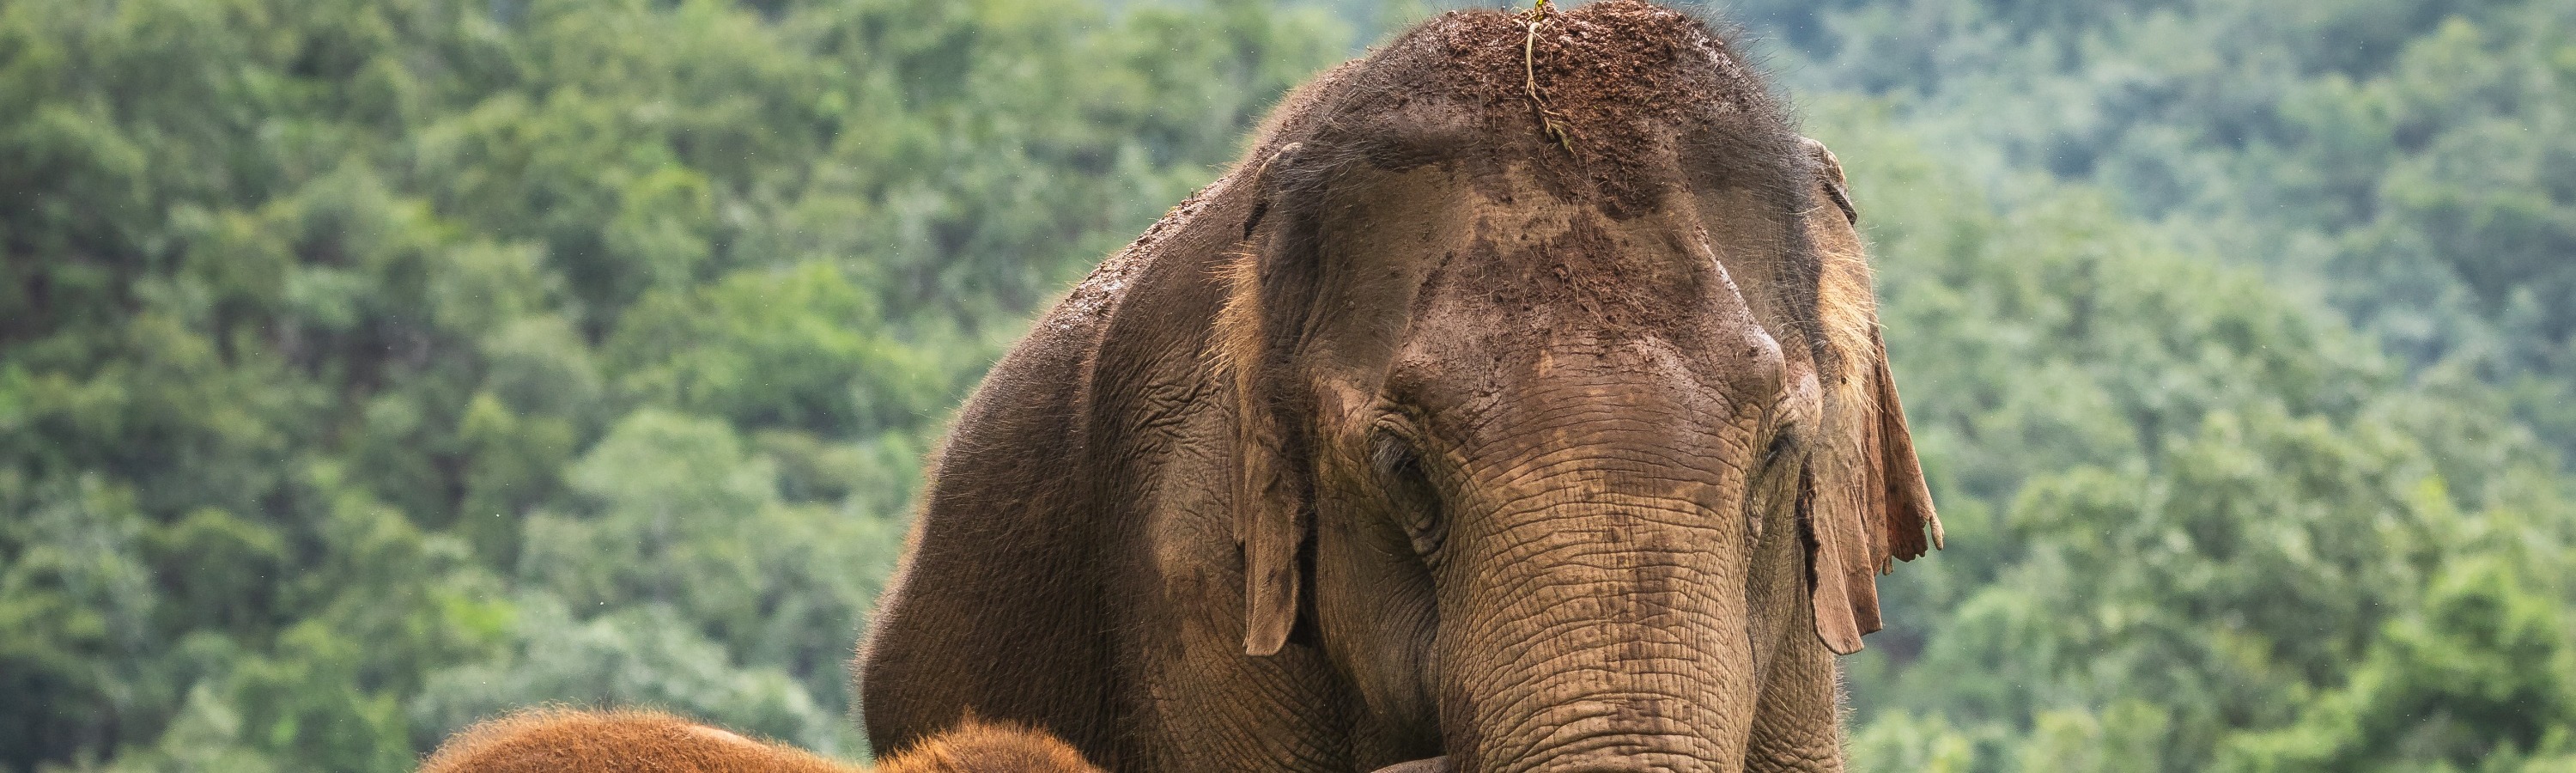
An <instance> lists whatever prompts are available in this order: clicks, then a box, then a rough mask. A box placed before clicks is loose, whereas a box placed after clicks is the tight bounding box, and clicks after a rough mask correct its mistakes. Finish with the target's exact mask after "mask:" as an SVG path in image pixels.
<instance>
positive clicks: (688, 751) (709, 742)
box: [421, 710, 1100, 773]
mask: <svg viewBox="0 0 2576 773" xmlns="http://www.w3.org/2000/svg"><path fill="white" fill-rule="evenodd" d="M869 770H870V769H869V768H867V767H864V766H859V765H851V764H847V763H842V762H838V761H834V760H829V759H824V758H822V757H818V756H815V755H813V754H809V753H806V752H804V751H800V750H797V749H791V748H787V747H784V746H778V745H773V744H767V743H762V742H759V741H754V740H752V739H749V738H744V737H742V736H740V735H736V734H734V733H730V732H727V731H724V730H719V729H716V728H713V727H708V726H706V725H701V724H697V723H693V722H689V721H687V720H684V719H680V718H678V717H674V716H671V715H668V714H662V713H658V712H649V711H615V712H586V711H568V710H535V711H526V712H521V713H518V714H514V715H511V716H508V717H504V718H501V719H496V720H492V721H488V722H484V723H481V724H477V725H475V726H473V727H471V728H468V729H466V730H464V731H462V732H459V733H457V734H456V735H455V736H454V737H452V738H449V739H448V741H447V743H446V744H444V745H442V746H440V747H439V749H438V751H437V752H436V753H434V754H432V755H430V758H429V760H428V761H427V762H425V763H423V764H422V765H421V773H611V772H614V771H637V772H641V771H653V772H654V773H867V772H868V771H869ZM874 770H875V773H1100V769H1099V768H1095V767H1092V766H1091V764H1090V763H1088V762H1085V761H1083V759H1082V754H1081V753H1080V752H1076V751H1074V750H1073V749H1072V747H1068V746H1066V745H1064V742H1062V741H1058V740H1055V739H1054V738H1052V737H1049V736H1047V735H1045V734H1042V733H1035V732H1030V731H1027V730H1023V729H1019V728H1015V727H1008V726H1001V725H992V724H985V723H980V722H976V723H968V724H966V725H963V726H960V727H957V728H955V729H952V730H950V731H948V732H946V733H942V734H940V735H938V736H935V737H933V738H931V739H930V740H928V741H925V742H923V743H920V744H916V745H914V746H913V747H912V748H910V749H906V750H903V752H902V753H900V754H897V755H894V756H893V757H890V758H888V759H885V760H883V761H881V762H879V763H878V764H877V766H876V767H875V768H874Z"/></svg>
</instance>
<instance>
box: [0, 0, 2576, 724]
mask: <svg viewBox="0 0 2576 773" xmlns="http://www.w3.org/2000/svg"><path fill="white" fill-rule="evenodd" d="M1424 7H1425V5H1424V4H1421V3H1406V2H1394V3H1384V4H1380V3H1371V2H1364V1H1362V0H1354V1H1353V2H1340V3H1322V2H1318V3H1315V4H1312V5H1304V6H1279V5H1274V4H1272V3H1266V2H1258V1H1257V0H1206V1H1204V2H1180V1H1179V0H1174V2H1169V3H1153V2H1145V1H1144V0H1134V1H1133V2H1125V3H1108V4H1102V3H1092V2H1082V1H1081V0H741V1H740V2H726V1H720V0H490V1H489V2H456V1H455V0H296V1H294V2H288V1H287V0H123V1H122V2H117V3H82V2H45V1H43V0H0V255H5V262H0V770H9V771H32V770H36V769H40V768H42V769H51V770H117V771H147V770H171V771H181V770H188V771H195V770H206V771H306V770H311V771H401V770H407V769H408V768H409V767H410V766H411V765H413V764H414V761H415V759H416V756H415V755H417V754H418V753H420V752H422V751H425V750H426V749H428V748H429V747H430V746H432V745H433V744H435V742H436V741H437V740H438V739H439V738H441V737H443V736H444V735H445V734H447V733H448V732H451V731H453V730H455V729H457V728H459V727H462V726H463V725H465V724H467V723H470V722H472V721H473V720H475V719H478V718H481V717H486V716H490V715H491V714H493V713H494V712H497V711H501V710H503V709H505V708H507V707H513V706H520V705H527V704H533V703H540V702H546V701H564V702H573V703H601V702H605V703H615V704H653V705H659V706H663V707H667V708H670V709H672V710H675V711H678V712H682V713H687V714H690V715H693V716H698V717H703V718H706V719H710V720H713V721H716V722H719V723H722V724H725V725H727V726H730V727H734V728H737V729H741V730H745V731H748V732H754V733H759V734H763V735H767V736H770V737H775V738H779V739H782V740H786V741H789V742H793V743H796V744H799V745H803V746H805V747H807V748H812V749H816V750H819V751H823V752H826V753H834V754H841V755H856V754H860V753H863V751H864V749H863V744H862V743H861V741H860V740H859V739H858V737H857V733H856V732H855V731H854V730H853V729H852V725H851V717H850V716H849V713H848V712H849V711H850V705H849V702H850V701H849V695H850V693H849V691H848V689H847V687H846V684H845V675H844V672H843V669H842V665H843V662H844V661H845V660H846V658H847V657H848V653H849V648H850V645H851V643H852V642H853V641H855V640H856V638H857V637H858V635H859V632H860V630H861V626H862V625H863V620H864V615H865V610H866V606H867V604H868V603H869V600H870V599H871V598H872V597H873V595H874V593H875V592H876V590H877V588H878V587H879V584H880V583H881V581H882V579H883V577H884V574H885V572H886V571H887V570H888V569H889V568H890V567H891V564H892V562H893V560H894V557H895V555H896V554H897V552H898V551H899V549H900V540H901V534H902V529H903V524H904V518H905V512H906V508H907V507H908V502H909V498H910V495H911V492H912V490H913V488H914V487H915V486H917V485H918V480H917V478H918V473H919V462H920V457H921V455H922V454H923V453H925V452H926V451H927V450H928V449H929V448H931V447H933V446H934V445H935V443H936V442H937V434H938V432H939V430H940V429H941V427H942V424H943V422H944V421H945V420H946V418H947V416H948V414H949V412H950V410H951V406H953V404H954V403H955V401H957V400H958V399H959V398H960V397H962V395H963V394H964V391H965V390H966V389H967V388H969V387H971V386H972V384H973V383H974V381H975V379H976V378H977V377H978V376H979V375H980V373H981V371H982V369H983V368H984V367H985V366H986V365H987V364H988V363H989V362H990V361H991V359H992V358H993V357H995V356H996V355H998V353H999V352H1000V351H1002V349H1003V348H1004V347H1006V346H1007V345H1008V344H1009V342H1010V341H1011V340H1013V339H1014V338H1016V337H1017V335H1018V334H1019V333H1020V332H1021V331H1022V329H1023V328H1024V326H1025V325H1026V324H1027V319H1028V315H1029V314H1031V313H1032V312H1033V311H1035V310H1036V309H1038V308H1040V307H1042V306H1043V305H1044V304H1045V303H1046V302H1047V301H1048V300H1050V299H1051V298H1052V297H1053V296H1054V295H1055V294H1056V293H1058V292H1060V291H1061V289H1062V288H1063V287H1065V286H1066V285H1067V283H1069V282H1070V281H1072V280H1073V279H1074V278H1076V277H1078V276H1079V275H1080V274H1081V273H1082V272H1083V271H1085V270H1087V268H1088V267H1089V265H1090V264H1091V263H1093V262H1095V261H1097V260H1098V259H1099V258H1101V257H1102V256H1105V255H1106V254H1108V253H1109V252H1110V251H1111V250H1113V249H1115V248H1116V247H1117V246H1118V245H1119V244H1121V243H1123V242H1124V241H1125V240H1127V239H1128V238H1131V237H1132V236H1134V234H1135V233H1136V232H1137V231H1139V230H1141V229H1142V228H1143V227H1144V225H1145V224H1146V223H1149V222H1151V221H1152V219H1153V218H1154V217H1156V216H1157V215H1159V214H1160V213H1161V212H1162V211H1163V210H1164V209H1165V208H1166V207H1169V206H1170V205H1171V204H1173V203H1175V202H1177V201H1179V200H1180V198H1181V197H1182V196H1183V195H1185V194H1186V193H1187V192H1188V191H1189V190H1190V189H1191V188H1192V187H1193V186H1196V185H1198V184H1201V183H1204V182H1206V181H1207V180H1208V179H1211V178H1212V177H1213V176H1214V175H1215V173H1216V172H1217V170H1218V169H1220V168H1221V167H1222V166H1223V165H1224V164H1226V163H1228V162H1229V161H1231V159H1232V156H1233V154H1234V152H1235V149H1236V147H1237V142H1238V141H1239V140H1240V138H1241V136H1242V134H1243V133H1244V132H1246V131H1247V130H1249V128H1250V127H1251V125H1252V123H1253V122H1255V121H1257V120H1258V119H1259V117H1260V114H1261V111H1262V110H1264V109H1265V108H1266V107H1267V105H1268V104H1269V103H1270V102H1272V101H1274V100H1275V99H1276V98H1277V96H1278V95H1279V94H1280V93H1281V92H1282V91H1283V90H1285V89H1286V88H1288V87H1289V86H1291V85H1294V84H1295V83H1297V82H1299V81H1301V80H1303V79H1304V78H1305V77H1307V76H1308V75H1310V74H1311V73H1313V72H1314V71H1316V70H1318V69H1320V68H1321V67H1323V66H1326V65H1328V64H1330V63H1332V62H1334V61H1338V60H1339V59H1341V58H1343V57H1345V56H1347V55H1348V54H1349V53H1350V51H1349V45H1350V41H1352V40H1355V39H1362V40H1364V39H1367V38H1369V37H1370V36H1372V35H1375V34H1379V29H1378V28H1377V27H1376V26H1373V25H1378V24H1383V23H1390V22H1398V21H1401V20H1404V19H1408V18H1413V17H1414V16H1415V15H1417V14H1419V13H1421V12H1422V11H1423V9H1424ZM1729 15H1731V16H1733V17H1735V18H1737V19H1739V20H1741V21H1742V22H1743V23H1744V24H1746V25H1747V26H1748V28H1749V35H1751V36H1752V37H1753V38H1755V39H1756V42H1757V45H1758V46H1760V48H1761V49H1762V50H1763V51H1765V52H1766V53H1767V55H1768V60H1769V66H1770V67H1771V69H1773V70H1775V71H1777V72H1779V73H1781V75H1780V78H1781V80H1782V81H1783V82H1784V85H1786V86H1787V87H1788V88H1790V89H1791V90H1793V91H1794V93H1795V95H1796V99H1797V102H1798V104H1799V105H1800V108H1801V113H1802V115H1803V116H1804V120H1805V123H1806V128H1807V131H1808V132H1809V133H1810V134H1813V135H1815V136H1817V137H1819V138H1821V139H1823V140H1825V141H1826V142H1827V143H1829V144H1830V145H1832V146H1833V147H1834V148H1835V149H1836V150H1837V152H1838V153H1839V154H1840V155H1841V157H1842V159H1843V160H1844V161H1845V163H1846V164H1847V165H1848V166H1849V167H1850V169H1851V172H1852V175H1853V187H1854V191H1853V192H1854V195H1855V197H1856V198H1857V200H1858V203H1859V206H1860V209H1861V211H1862V213H1863V221H1862V223H1863V226H1864V229H1865V231H1866V232H1867V233H1868V235H1869V237H1870V238H1871V240H1872V241H1873V243H1874V251H1875V253H1874V254H1875V255H1876V259H1877V262H1878V265H1879V266H1880V271H1881V273H1880V284H1881V289H1882V293H1883V295H1884V296H1885V309H1884V315H1885V318H1886V319H1885V321H1886V324H1887V337H1888V340H1889V343H1890V346H1891V348H1892V349H1893V350H1894V351H1895V370H1896V373H1897V375H1898V378H1899V380H1900V381H1901V382H1902V384H1903V386H1904V389H1905V390H1906V398H1907V399H1906V402H1907V404H1908V406H1909V407H1910V408H1911V409H1912V414H1913V420H1914V424H1915V427H1916V431H1917V433H1918V434H1917V438H1918V440H1919V441H1920V442H1921V446H1922V450H1923V452H1924V456H1925V458H1924V462H1925V466H1926V469H1927V470H1928V472H1929V473H1930V474H1931V476H1932V477H1933V479H1934V488H1935V494H1936V497H1937V499H1938V500H1939V502H1940V504H1941V506H1942V508H1943V510H1942V513H1943V516H1944V519H1945V520H1946V521H1947V522H1948V526H1949V528H1948V532H1949V535H1950V547H1949V549H1948V550H1947V551H1945V552H1943V553H1940V554H1936V555H1935V556H1933V557H1932V558H1930V559H1928V560H1925V561H1919V562H1916V563H1914V564H1909V565H1906V566H1904V567H1901V568H1900V570H1899V572H1898V574H1897V575H1896V576H1894V577H1892V578H1889V579H1888V580H1887V581H1885V582H1883V583H1882V587H1884V588H1886V589H1887V590H1888V592H1889V594H1890V598H1889V605H1888V608H1889V618H1890V620H1891V629H1890V630H1889V631H1887V632H1884V633H1882V634H1879V635H1876V636H1873V637H1872V638H1871V639H1870V648H1869V650H1867V651H1866V652H1864V653H1863V654H1861V655H1858V656H1855V657H1853V658H1849V659H1847V665H1848V667H1849V670H1850V672H1851V682H1852V688H1853V693H1854V704H1855V714H1854V715H1853V717H1852V720H1851V726H1850V734H1851V736H1852V743H1851V748H1852V753H1853V756H1854V762H1855V766H1856V767H1858V768H1860V769H1862V770H1885V771H1898V770H1908V771H1911V770H1949V771H2200V770H2213V769H2217V770H2249V771H2250V770H2263V771H2363V770H2388V771H2418V770H2420V771H2435V770H2458V771H2531V772H2537V771H2560V770H2569V769H2571V768H2576V729H2571V728H2576V603H2571V601H2576V566H2571V562H2576V558H2571V556H2576V502H2571V500H2570V499H2569V497H2570V496H2571V494H2576V492H2571V491H2569V490H2568V486H2567V484H2568V482H2569V481H2570V480H2571V478H2570V476H2569V474H2568V472H2567V470H2568V469H2569V468H2568V466H2567V465H2565V464H2564V463H2562V461H2561V460H2562V459H2563V458H2565V454H2567V453H2568V452H2569V451H2570V450H2571V449H2576V302H2571V300H2570V299H2571V297H2576V126H2571V125H2570V119H2571V117H2576V43H2571V42H2570V41H2576V5H2571V4H2569V3H2566V2H2564V1H2563V0H2560V1H2556V2H2552V1H2548V0H2484V1H2479V2H2470V1H2467V0H2461V1H2457V2H2434V1H2433V0H2328V1H2325V2H2305V3H2295V4H2292V3H2262V2H2255V1H2254V0H2224V1H2222V0H2198V1H2197V2H2194V1H2191V0H2115V1H2113V2H2101V3H2082V4H2074V3H2055V2H2029V1H2025V0H1827V1H1826V2H1791V1H1790V0H1741V1H1740V2H1738V3H1736V4H1735V6H1734V8H1733V10H1732V11H1730V12H1729Z"/></svg>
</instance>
